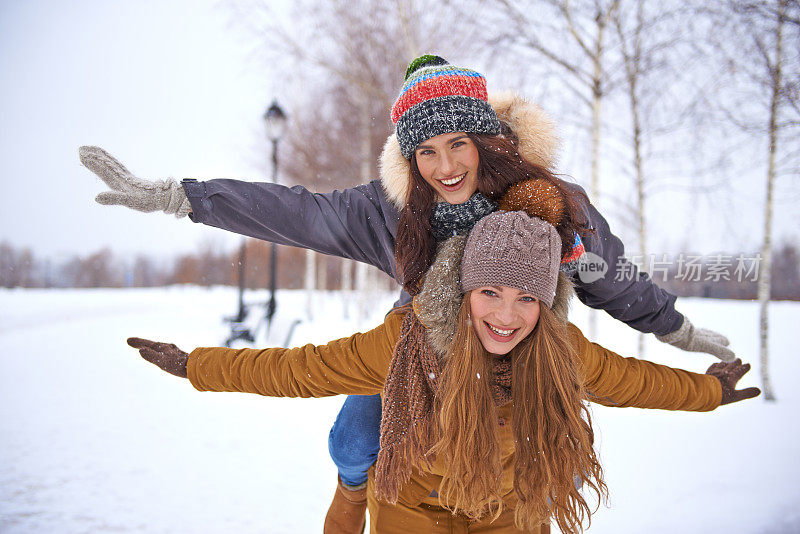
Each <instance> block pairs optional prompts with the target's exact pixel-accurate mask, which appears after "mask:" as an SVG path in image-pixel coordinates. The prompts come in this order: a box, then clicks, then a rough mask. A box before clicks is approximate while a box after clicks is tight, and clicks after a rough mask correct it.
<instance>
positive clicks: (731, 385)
mask: <svg viewBox="0 0 800 534" xmlns="http://www.w3.org/2000/svg"><path fill="white" fill-rule="evenodd" d="M749 370H750V364H749V363H746V364H744V365H742V360H740V359H739V358H736V359H735V360H733V361H732V362H730V363H723V362H717V363H715V364H712V365H711V367H709V368H708V370H707V371H706V374H707V375H711V376H713V377H715V378H716V379H717V380H719V382H720V384H722V401H721V402H720V403H719V404H720V406H722V405H723V404H730V403H732V402H739V401H740V400H745V399H752V398H753V397H758V396H759V395H761V390H760V389H758V388H747V389H740V390H738V391H737V389H736V383H737V382H738V381H739V379H740V378H742V377H743V376H744V375H745V373H747V371H749Z"/></svg>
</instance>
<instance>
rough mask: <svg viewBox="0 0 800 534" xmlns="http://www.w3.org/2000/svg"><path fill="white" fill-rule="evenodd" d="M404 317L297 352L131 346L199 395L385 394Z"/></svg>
mask: <svg viewBox="0 0 800 534" xmlns="http://www.w3.org/2000/svg"><path fill="white" fill-rule="evenodd" d="M401 320H402V317H401V316H400V315H398V314H390V315H389V316H388V317H387V319H386V321H385V322H384V323H383V324H382V325H380V326H378V327H377V328H373V329H372V330H370V331H369V332H366V333H363V334H361V333H359V334H354V335H352V336H350V337H346V338H342V339H337V340H335V341H331V342H330V343H328V344H326V345H311V344H309V345H305V346H303V347H297V348H293V349H284V348H271V349H229V348H224V347H201V348H197V349H195V350H193V351H192V352H191V353H190V354H187V353H186V352H184V351H182V350H180V349H179V348H178V347H176V346H175V345H172V344H168V343H160V342H156V341H149V340H146V339H141V338H130V339H128V344H129V345H130V346H132V347H134V348H136V349H138V350H139V353H140V354H141V356H142V357H143V358H144V359H145V360H147V361H149V362H151V363H153V364H155V365H157V366H158V367H159V368H161V369H162V370H164V371H167V372H168V373H171V374H174V375H176V376H180V377H183V378H188V379H189V381H190V382H191V383H192V385H193V386H194V387H195V388H196V389H198V390H199V391H238V392H244V393H257V394H259V395H267V396H270V397H325V396H330V395H337V394H351V395H373V394H375V393H380V391H381V390H382V388H383V382H384V380H385V378H386V374H387V372H388V368H389V362H390V360H391V356H392V350H393V348H394V344H395V342H396V341H397V336H398V334H399V330H400V321H401Z"/></svg>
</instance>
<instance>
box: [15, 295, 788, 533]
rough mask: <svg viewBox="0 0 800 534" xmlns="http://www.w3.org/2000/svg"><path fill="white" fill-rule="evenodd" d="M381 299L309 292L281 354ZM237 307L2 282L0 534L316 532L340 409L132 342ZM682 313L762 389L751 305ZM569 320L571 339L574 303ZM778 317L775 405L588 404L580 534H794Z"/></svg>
mask: <svg viewBox="0 0 800 534" xmlns="http://www.w3.org/2000/svg"><path fill="white" fill-rule="evenodd" d="M263 295H264V294H263V293H259V296H260V297H263ZM254 298H255V294H251V295H250V296H249V300H253V299H254ZM392 301H393V295H381V296H380V297H374V298H373V299H371V302H372V308H371V310H372V313H371V314H370V316H369V318H367V319H365V320H361V321H360V320H358V318H357V317H356V315H357V314H356V313H355V312H354V311H353V310H355V308H352V310H351V313H350V314H349V315H350V316H349V318H344V317H343V309H344V306H343V304H342V299H341V295H336V294H320V295H319V296H318V297H317V298H316V299H315V307H314V314H315V316H314V319H313V320H311V321H309V320H304V321H303V322H301V323H300V324H299V325H298V326H297V328H296V330H295V332H294V336H293V338H292V344H300V343H305V342H324V341H327V340H329V339H333V338H335V337H340V336H343V335H347V334H350V333H352V332H354V331H356V330H357V329H359V328H362V329H363V328H367V327H369V326H371V325H374V324H377V323H378V322H379V321H380V320H381V319H382V316H383V314H384V312H385V311H386V310H387V309H388V308H389V306H390V304H391V302H392ZM235 302H236V296H235V291H234V290H232V289H229V288H215V289H211V290H207V289H203V288H195V287H186V288H170V289H153V290H149V289H148V290H59V291H45V290H0V531H2V532H5V533H21V532H24V533H29V532H36V533H40V532H43V533H49V532H58V533H80V532H109V531H113V532H148V533H151V532H170V533H172V532H210V533H215V532H219V533H222V532H320V531H321V525H322V518H323V517H324V513H325V510H326V509H327V506H328V504H329V500H330V498H331V496H332V494H333V489H334V483H335V479H336V474H335V468H334V466H333V464H332V463H331V461H330V460H329V458H328V452H327V433H328V430H329V428H330V425H331V423H332V421H333V419H334V417H335V415H336V413H337V411H338V409H339V406H340V404H341V401H342V399H340V398H329V399H269V398H262V397H258V396H255V395H245V394H216V393H203V394H201V393H198V392H196V391H195V390H194V389H193V388H192V387H191V386H190V385H189V384H188V382H185V381H183V380H182V379H179V378H176V377H173V376H171V375H168V374H166V373H163V372H161V371H159V370H158V369H157V368H155V367H154V366H152V365H150V364H148V363H146V362H144V361H143V360H142V359H141V358H139V356H138V354H137V353H136V352H135V351H134V350H133V349H131V348H129V347H127V345H126V344H125V338H127V337H129V336H133V335H136V336H141V337H149V338H151V339H159V340H169V341H172V342H174V343H176V344H178V345H179V346H180V347H182V348H184V349H187V350H188V349H191V348H193V347H195V346H198V345H218V344H220V342H221V341H222V340H223V339H224V338H225V336H226V334H227V327H226V325H225V324H223V323H222V322H221V317H222V316H223V315H231V314H233V313H234V312H235ZM304 309H305V295H304V294H303V293H302V292H283V293H280V294H279V319H278V321H277V324H276V325H275V326H274V328H273V331H272V337H271V339H270V342H271V343H273V344H281V343H283V340H284V339H285V336H286V333H287V331H288V328H289V325H290V324H291V323H292V321H293V320H294V319H295V318H302V316H303V314H304V311H303V310H304ZM680 309H681V310H682V311H684V312H686V313H687V315H688V316H689V317H691V318H692V320H693V322H694V323H695V324H696V325H698V326H705V327H709V328H714V329H718V330H719V331H721V332H724V333H725V334H727V335H728V336H729V337H730V338H731V341H732V345H733V347H734V348H735V349H736V350H737V351H738V353H739V354H740V355H741V356H742V357H743V358H744V359H745V360H748V361H751V362H752V363H753V366H754V369H753V371H751V373H750V375H749V376H748V377H746V379H745V380H744V385H754V384H755V385H757V382H758V381H757V376H758V362H757V361H755V360H754V358H755V355H756V354H757V313H758V312H757V306H756V304H755V303H752V302H726V301H713V300H711V301H710V300H692V299H683V300H681V301H680ZM572 317H573V320H574V321H575V322H576V323H577V324H579V325H580V326H582V327H583V326H584V325H585V324H586V321H587V310H586V308H584V307H583V306H582V305H580V304H577V303H576V304H575V305H574V306H573V314H572ZM771 317H772V335H771V347H772V378H773V386H774V389H775V391H776V393H777V396H778V399H779V400H778V402H776V403H771V404H767V403H765V402H763V401H762V400H761V399H756V400H751V401H748V402H744V403H741V404H737V405H732V406H723V407H721V408H720V409H718V410H717V411H715V412H711V413H706V414H686V413H668V412H657V411H645V410H637V409H616V410H615V409H610V408H602V407H597V406H596V407H594V409H593V413H594V420H595V429H596V431H597V433H598V435H599V450H600V454H601V459H602V461H603V465H604V467H605V472H606V477H607V482H608V485H609V488H610V491H611V499H610V503H609V507H608V508H605V507H603V508H601V509H600V510H599V512H598V513H597V514H596V515H595V516H594V520H593V522H592V526H591V528H590V529H589V532H591V533H594V534H601V533H612V532H613V533H628V532H630V533H641V532H647V533H660V532H664V533H667V532H668V533H675V532H689V533H693V532H698V533H699V532H702V533H715V532H720V533H722V532H726V533H729V532H736V533H763V534H767V533H769V534H773V533H783V532H800V508H799V507H798V505H799V504H800V486H799V485H798V483H797V480H798V478H799V475H800V461H798V452H800V447H799V446H798V439H800V422H798V421H799V418H798V416H797V413H798V408H800V388H798V387H797V384H796V381H797V377H798V371H800V355H798V354H797V351H796V349H795V347H796V343H794V342H792V338H791V333H792V332H793V331H795V330H796V329H797V328H798V326H800V304H797V303H773V304H772V306H771ZM598 324H599V330H600V332H599V335H598V341H599V342H601V343H602V344H604V345H606V346H607V347H609V348H612V349H614V350H616V351H617V352H620V353H621V354H624V355H633V354H634V352H633V351H634V348H635V347H636V337H635V335H633V334H632V331H630V330H629V329H628V328H627V327H625V326H624V325H621V324H618V323H616V322H615V321H613V320H611V319H610V318H608V317H607V316H605V315H600V316H599V317H598ZM647 356H648V358H649V359H652V360H655V361H659V362H665V363H667V362H668V363H671V364H673V365H675V366H680V367H685V368H687V369H690V370H695V371H701V372H702V371H703V370H705V368H706V367H707V366H708V365H709V364H710V363H712V362H713V361H714V360H713V359H712V358H711V357H708V356H700V355H690V354H682V353H681V352H680V351H678V350H676V349H672V348H670V347H667V346H664V345H662V344H661V343H659V342H657V341H656V340H654V339H652V337H651V336H650V337H649V338H648V341H647Z"/></svg>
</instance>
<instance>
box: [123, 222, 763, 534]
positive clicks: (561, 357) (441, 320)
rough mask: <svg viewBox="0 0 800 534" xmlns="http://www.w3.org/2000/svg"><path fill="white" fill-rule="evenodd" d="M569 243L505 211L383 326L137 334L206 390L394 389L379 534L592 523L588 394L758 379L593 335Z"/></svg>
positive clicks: (728, 396) (315, 392)
mask: <svg viewBox="0 0 800 534" xmlns="http://www.w3.org/2000/svg"><path fill="white" fill-rule="evenodd" d="M560 251H561V240H560V237H559V235H558V232H557V231H556V230H555V228H554V227H553V225H552V224H550V223H549V222H546V221H544V220H542V219H540V218H538V217H531V216H529V215H528V214H526V213H524V212H522V211H506V212H502V211H501V212H497V213H495V214H492V215H489V216H487V217H485V218H484V219H482V220H480V221H479V222H478V223H477V224H476V225H475V227H474V228H473V230H472V231H471V232H470V234H469V237H465V236H455V237H452V238H450V239H449V240H447V241H446V242H445V243H443V244H442V245H441V246H440V248H439V250H438V251H437V255H436V259H435V261H434V263H433V265H432V267H431V268H430V270H429V271H428V273H427V275H426V277H425V281H424V283H423V288H422V291H421V292H420V294H419V295H417V296H416V297H415V298H414V302H413V309H412V308H411V307H405V308H400V309H398V310H395V311H394V312H392V313H391V314H389V315H388V316H387V318H386V320H385V322H384V323H383V324H382V325H380V326H378V327H377V328H375V329H373V330H370V331H369V332H366V333H359V334H355V335H353V336H350V337H347V338H343V339H339V340H336V341H332V342H330V343H328V344H327V345H319V346H315V345H306V346H304V347H299V348H294V349H284V348H272V349H239V350H236V349H227V348H219V347H214V348H197V349H195V350H194V351H192V352H191V354H186V353H185V352H183V351H181V350H180V349H178V348H177V347H175V346H174V345H168V344H166V343H158V342H152V341H147V340H143V339H139V338H131V339H129V341H128V342H129V344H130V345H131V346H133V347H135V348H138V349H139V351H140V353H141V355H142V356H143V357H144V358H145V359H147V360H148V361H151V362H153V363H155V364H156V365H158V366H159V367H161V368H162V369H164V370H166V371H168V372H171V373H173V374H176V375H178V376H182V377H187V378H188V379H189V380H190V381H191V383H192V385H193V386H194V387H195V388H196V389H198V390H201V391H240V392H249V393H258V394H261V395H268V396H290V397H323V396H329V395H337V394H351V395H352V394H355V395H369V394H375V393H381V394H382V422H381V451H380V454H379V456H378V461H377V463H376V465H375V467H374V468H372V469H371V470H370V473H369V480H368V487H367V499H368V509H369V512H370V518H371V521H370V532H380V533H389V532H415V533H418V532H419V533H422V532H454V531H460V532H540V533H543V532H549V523H550V521H551V520H554V521H555V522H556V523H557V524H558V526H559V528H560V529H561V530H562V532H570V533H572V532H579V531H580V530H581V529H582V527H583V523H584V521H585V520H587V519H588V518H589V516H590V514H591V510H590V508H589V505H588V504H587V502H586V499H584V497H583V495H581V493H580V492H579V490H578V486H583V487H585V488H588V489H589V490H591V491H593V492H594V493H596V494H598V495H605V494H606V492H607V488H606V485H605V483H604V481H603V473H602V468H601V466H600V463H599V461H598V459H597V456H596V454H595V451H594V449H593V441H594V433H593V430H592V425H591V418H590V415H589V412H588V409H587V407H586V404H585V402H584V401H585V400H587V399H589V400H592V401H596V402H600V403H602V404H606V405H611V406H636V407H640V408H659V409H668V410H691V411H708V410H713V409H715V408H716V407H717V406H719V405H720V404H727V403H729V402H734V401H738V400H742V399H745V398H750V397H754V396H756V395H758V393H759V391H758V389H756V388H748V389H746V390H741V391H736V390H735V385H736V382H737V381H738V380H739V378H741V376H742V375H743V374H744V373H746V372H747V370H748V369H749V365H741V362H740V361H738V360H737V361H736V362H733V363H730V364H723V363H718V364H714V365H712V366H711V367H710V368H709V370H708V371H707V372H706V374H704V375H701V374H696V373H690V372H687V371H683V370H678V369H673V368H670V367H666V366H663V365H657V364H654V363H650V362H646V361H642V360H637V359H634V358H623V357H621V356H619V355H617V354H615V353H613V352H611V351H609V350H607V349H605V348H603V347H601V346H599V345H596V344H593V343H590V342H589V341H588V340H586V338H585V337H583V335H582V333H581V332H580V330H579V329H578V328H577V327H575V326H574V325H572V324H568V323H567V321H566V309H567V302H568V299H569V295H570V292H571V288H570V287H569V283H568V281H567V279H566V277H565V276H564V275H563V274H562V275H559V270H558V268H559V263H560V259H561V254H560ZM576 482H577V484H576Z"/></svg>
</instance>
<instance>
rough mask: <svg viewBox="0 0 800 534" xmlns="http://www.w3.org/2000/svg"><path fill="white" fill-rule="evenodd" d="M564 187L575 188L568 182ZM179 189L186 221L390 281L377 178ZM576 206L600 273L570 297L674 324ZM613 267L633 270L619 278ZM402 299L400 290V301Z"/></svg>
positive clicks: (594, 218) (649, 286) (645, 280)
mask: <svg viewBox="0 0 800 534" xmlns="http://www.w3.org/2000/svg"><path fill="white" fill-rule="evenodd" d="M568 186H569V187H570V188H572V189H575V190H578V191H581V192H583V190H582V189H581V188H580V186H578V185H576V184H568ZM183 187H184V190H185V191H186V196H187V197H188V198H189V202H190V203H191V205H192V213H191V215H190V217H191V219H192V220H193V221H194V222H198V223H203V224H207V225H209V226H215V227H217V228H222V229H224V230H228V231H231V232H235V233H238V234H242V235H247V236H250V237H254V238H257V239H263V240H266V241H272V242H275V243H279V244H282V245H292V246H297V247H302V248H310V249H312V250H316V251H317V252H321V253H323V254H330V255H332V256H339V257H344V258H349V259H352V260H356V261H360V262H364V263H368V264H370V265H374V266H375V267H377V268H379V269H380V270H382V271H383V272H385V273H387V274H389V275H390V276H392V277H393V278H395V279H396V280H397V279H398V275H397V268H396V265H395V260H394V239H395V233H396V231H397V224H398V220H399V212H398V209H397V207H396V205H395V203H394V202H393V201H392V200H390V199H389V198H388V197H387V194H386V192H385V190H384V187H382V186H381V183H380V181H379V180H373V181H371V182H369V183H367V184H363V185H359V186H357V187H353V188H350V189H345V190H343V191H334V192H332V193H311V192H310V191H308V190H306V189H305V188H303V187H300V186H295V187H292V188H289V187H285V186H282V185H277V184H271V183H251V182H242V181H238V180H227V179H219V180H209V181H205V182H198V181H196V180H184V181H183ZM583 209H584V214H585V216H586V219H587V222H588V224H589V226H590V227H591V228H593V229H594V230H595V232H596V234H595V235H591V236H587V237H586V238H585V239H584V247H585V248H586V251H587V252H592V253H594V254H597V255H598V256H600V257H602V258H603V259H604V260H605V261H606V262H607V263H608V271H607V272H606V275H605V276H604V277H603V278H600V279H599V280H597V281H595V282H592V283H589V284H585V283H583V282H582V281H581V279H580V277H577V276H576V277H574V282H575V290H576V294H577V295H578V298H579V299H580V300H581V301H582V302H583V303H584V304H586V305H588V306H591V307H593V308H597V309H602V310H605V311H606V312H608V313H609V314H610V315H611V316H612V317H614V318H616V319H618V320H620V321H623V322H624V323H626V324H628V325H629V326H631V327H632V328H635V329H637V330H639V331H641V332H646V333H649V332H654V333H656V334H659V335H663V334H667V333H670V332H674V331H675V330H677V329H678V328H679V327H680V326H681V324H682V323H683V316H682V315H681V314H680V313H679V312H677V311H676V310H675V299H676V297H675V296H674V295H671V294H669V293H667V292H666V291H664V290H663V289H661V288H659V287H658V286H656V285H655V284H654V283H653V281H652V280H651V279H650V277H649V276H648V275H647V274H645V273H641V272H638V271H637V270H636V268H635V267H634V266H632V265H627V264H628V262H627V260H626V259H625V258H624V257H623V256H624V247H623V245H622V242H621V241H620V240H619V238H617V237H616V236H615V235H614V234H612V233H611V231H610V229H609V227H608V223H607V222H606V220H605V219H604V218H603V216H602V215H600V213H599V212H598V211H597V210H596V209H595V208H594V206H592V204H591V203H589V202H588V201H586V202H585V203H584V205H583ZM618 272H624V273H631V272H633V273H634V276H632V277H631V276H626V277H624V278H625V279H624V280H622V281H620V280H618V278H619V277H617V276H616V273H618ZM409 300H410V299H409V296H408V294H406V293H405V292H403V294H402V295H401V299H400V302H401V303H406V302H408V301H409Z"/></svg>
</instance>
